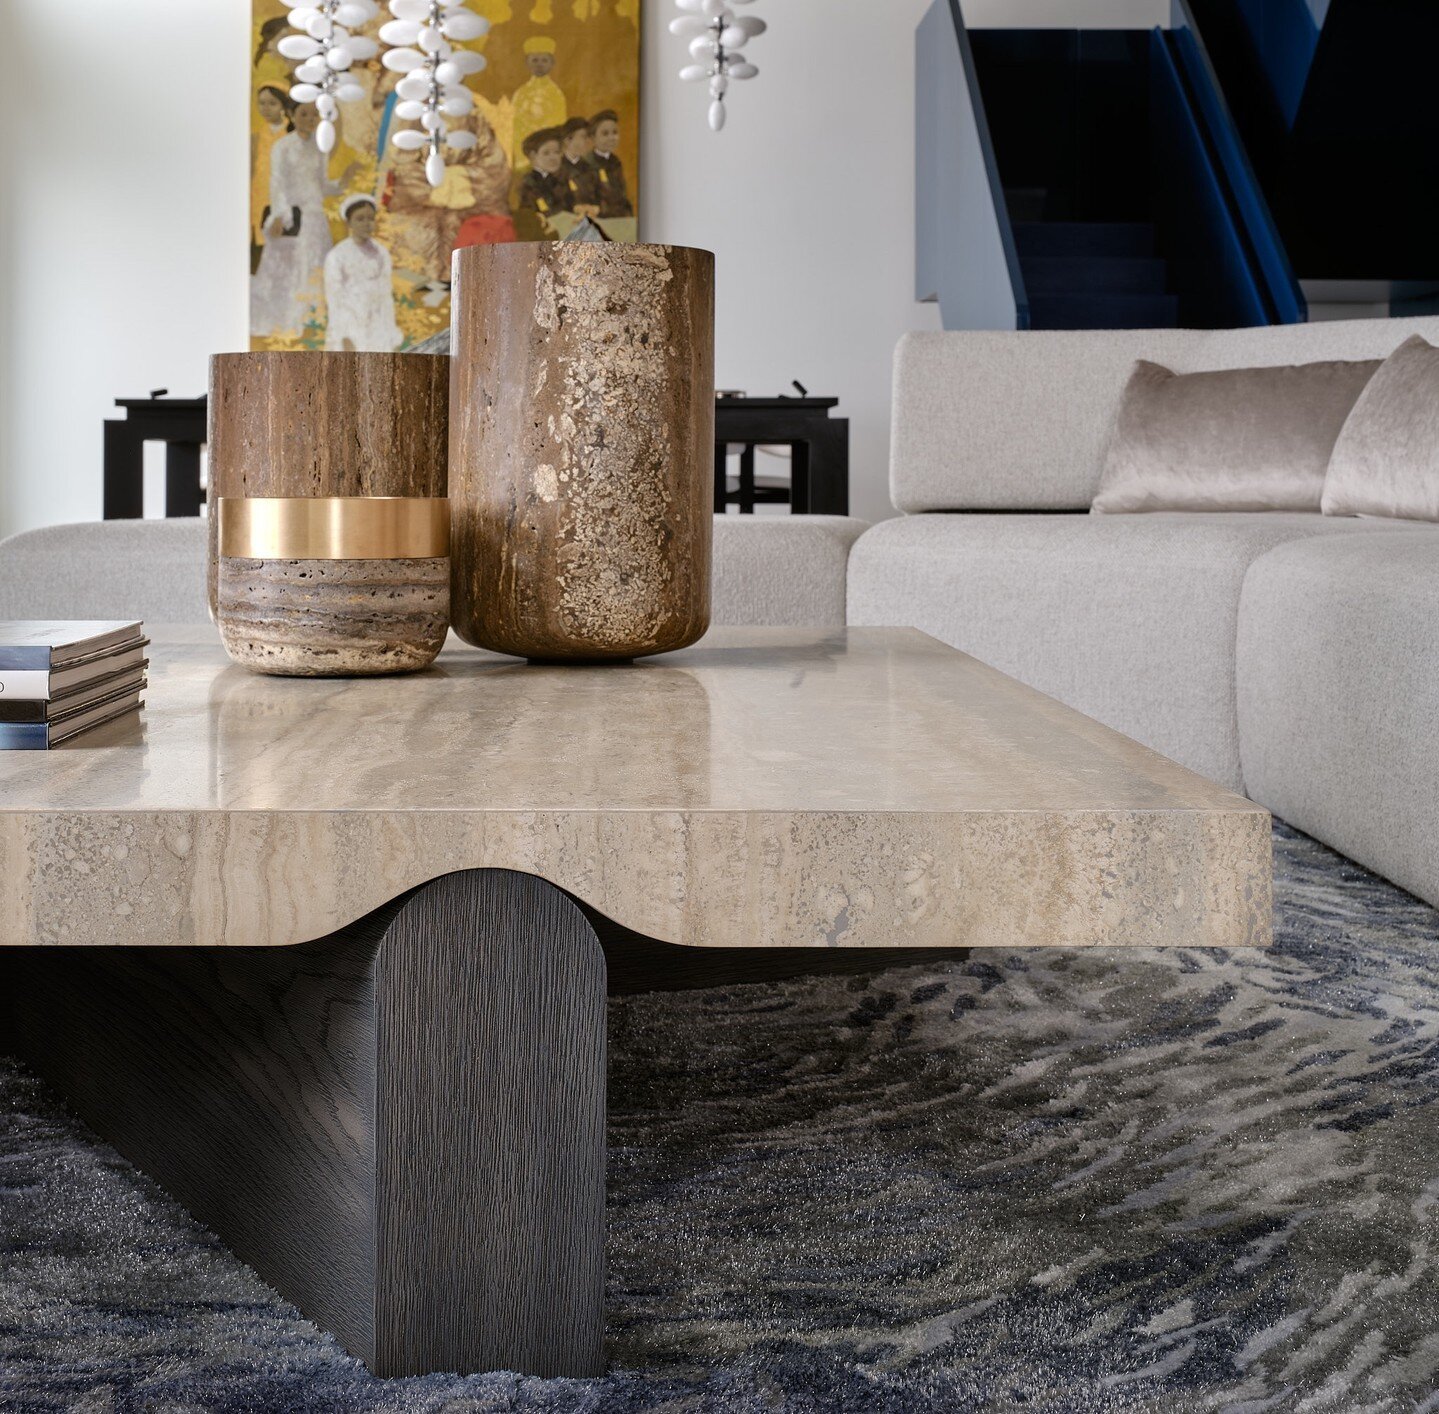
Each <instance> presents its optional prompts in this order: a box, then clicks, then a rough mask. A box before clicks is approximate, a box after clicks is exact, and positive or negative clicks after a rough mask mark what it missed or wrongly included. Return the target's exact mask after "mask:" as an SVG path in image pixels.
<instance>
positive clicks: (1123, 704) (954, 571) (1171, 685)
mask: <svg viewBox="0 0 1439 1414" xmlns="http://www.w3.org/2000/svg"><path fill="white" fill-rule="evenodd" d="M1372 524H1374V523H1373V522H1368V521H1365V522H1360V521H1352V520H1338V519H1333V518H1326V517H1324V516H1321V515H1314V514H1299V513H1294V514H1288V513H1278V512H1275V513H1269V514H1253V515H1250V514H1244V513H1238V514H1224V513H1215V514H1208V515H1205V514H1175V513H1169V512H1158V513H1155V514H1153V515H1136V516H1125V515H1113V516H1090V515H1028V516H1019V515H925V516H911V517H906V518H904V519H900V520H891V521H883V522H881V523H880V524H879V525H877V526H875V527H874V529H873V530H870V531H868V532H866V533H865V534H864V535H863V536H861V537H860V539H859V542H858V543H857V544H856V545H855V547H854V550H853V551H852V552H851V555H850V563H849V618H850V622H851V623H856V624H904V625H911V626H913V627H915V628H920V629H923V630H925V631H926V632H928V633H931V634H933V635H934V636H935V637H936V638H940V639H942V640H943V641H944V642H946V643H949V644H951V645H953V646H954V647H956V648H960V649H963V650H964V651H965V652H967V653H972V654H974V655H975V656H976V657H978V658H981V659H983V660H984V661H985V662H987V663H990V664H992V665H993V666H994V667H996V668H999V669H1000V670H1001V671H1003V672H1006V673H1009V674H1011V675H1012V676H1014V677H1017V678H1019V679H1020V680H1021V681H1022V682H1026V683H1028V684H1030V685H1031V686H1032V687H1036V688H1038V689H1039V690H1040V691H1041V692H1047V693H1049V694H1050V695H1051V696H1053V697H1057V698H1059V699H1060V701H1062V702H1065V703H1067V704H1068V705H1069V706H1071V707H1075V708H1078V710H1079V711H1081V712H1086V713H1088V714H1089V715H1090V716H1092V717H1096V718H1098V719H1099V720H1100V721H1102V722H1104V723H1105V724H1106V725H1108V726H1111V727H1115V728H1117V729H1118V730H1119V731H1122V732H1124V733H1126V734H1127V735H1129V736H1131V737H1134V738H1135V739H1136V740H1138V741H1141V742H1143V743H1144V744H1145V745H1147V746H1151V747H1153V748H1155V750H1157V751H1160V752H1162V753H1163V754H1164V755H1166V756H1169V757H1172V758H1173V759H1174V760H1176V761H1178V762H1180V763H1182V764H1183V765H1185V766H1189V767H1190V768H1191V769H1193V770H1196V771H1198V772H1200V774H1202V775H1205V776H1208V777H1209V778H1210V779H1212V780H1215V781H1218V782H1219V783H1220V784H1222V785H1226V786H1229V787H1230V788H1231V789H1235V790H1239V789H1242V788H1243V778H1242V775H1241V773H1240V764H1239V737H1238V727H1237V723H1236V719H1235V705H1234V638H1235V624H1236V621H1237V618H1238V614H1239V595H1240V589H1241V586H1242V585H1243V582H1244V575H1245V572H1246V571H1247V570H1248V568H1249V566H1250V564H1251V563H1252V562H1253V561H1254V560H1255V559H1257V558H1258V557H1259V556H1260V555H1262V554H1264V553H1265V552H1266V551H1268V550H1270V549H1272V548H1273V547H1274V546H1276V545H1279V544H1282V543H1283V542H1285V541H1287V540H1295V539H1301V538H1304V537H1310V536H1324V537H1326V538H1334V537H1335V536H1336V535H1342V534H1343V533H1345V532H1349V533H1352V532H1353V531H1354V530H1355V528H1356V527H1359V526H1365V527H1368V526H1370V525H1372ZM1396 524H1397V523H1396ZM1395 533H1399V532H1398V531H1397V530H1396V532H1395Z"/></svg>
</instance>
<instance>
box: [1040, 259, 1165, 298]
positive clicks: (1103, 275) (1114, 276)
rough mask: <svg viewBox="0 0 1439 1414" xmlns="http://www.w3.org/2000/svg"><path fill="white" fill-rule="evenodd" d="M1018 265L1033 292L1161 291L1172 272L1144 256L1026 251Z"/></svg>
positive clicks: (1161, 292)
mask: <svg viewBox="0 0 1439 1414" xmlns="http://www.w3.org/2000/svg"><path fill="white" fill-rule="evenodd" d="M1019 266H1020V269H1021V270H1022V271H1023V272H1024V288H1025V289H1026V290H1028V291H1029V293H1030V294H1032V295H1091V294H1108V295H1162V294H1163V293H1164V282H1165V279H1166V278H1167V276H1168V274H1169V267H1168V266H1167V265H1166V264H1165V263H1164V261H1162V260H1159V259H1156V258H1154V257H1144V256H1122V255H1094V256H1085V255H1026V256H1022V257H1021V258H1020V262H1019Z"/></svg>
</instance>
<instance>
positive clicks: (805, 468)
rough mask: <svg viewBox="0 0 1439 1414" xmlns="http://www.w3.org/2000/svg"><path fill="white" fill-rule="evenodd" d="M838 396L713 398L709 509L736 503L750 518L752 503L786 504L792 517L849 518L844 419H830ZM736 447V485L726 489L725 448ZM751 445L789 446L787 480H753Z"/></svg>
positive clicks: (718, 508) (726, 456)
mask: <svg viewBox="0 0 1439 1414" xmlns="http://www.w3.org/2000/svg"><path fill="white" fill-rule="evenodd" d="M838 403H839V399H838V398H808V397H805V398H736V397H729V398H717V399H716V400H715V510H717V511H723V510H724V509H725V507H726V506H730V505H738V506H739V509H740V514H741V515H753V514H754V508H755V506H756V505H757V504H759V505H763V504H766V503H770V502H780V503H783V502H786V501H788V502H789V507H790V510H791V511H792V512H793V513H794V514H796V515H805V514H809V515H834V516H844V515H848V514H849V419H848V418H843V417H831V416H830V415H829V410H830V409H831V408H832V407H836V406H837V405H838ZM735 443H738V444H739V445H740V446H741V447H742V448H743V450H742V451H741V453H740V473H739V486H738V488H737V489H736V490H733V491H732V490H730V487H729V472H728V466H727V461H728V452H729V448H730V447H731V446H732V445H734V444H735ZM757 446H765V447H768V446H788V447H789V448H790V458H791V459H790V480H789V485H788V487H786V486H785V485H784V484H783V483H779V484H773V483H771V484H765V483H763V482H757V481H756V478H755V470H754V454H755V448H756V447H757Z"/></svg>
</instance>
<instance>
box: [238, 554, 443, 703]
mask: <svg viewBox="0 0 1439 1414" xmlns="http://www.w3.org/2000/svg"><path fill="white" fill-rule="evenodd" d="M218 596H219V597H218V612H217V615H216V618H217V622H218V623H219V627H220V638H221V640H222V641H223V642H224V645H225V651H226V652H227V653H228V654H229V655H230V657H231V659H232V660H233V661H234V662H236V663H240V664H243V665H244V666H245V667H247V668H253V669H255V670H256V671H257V672H262V673H274V674H278V675H280V676H283V677H328V676H346V677H350V676H367V677H372V676H379V675H382V674H386V673H412V672H415V671H416V670H417V669H420V668H424V667H428V666H429V664H430V663H432V662H434V660H435V657H436V655H437V654H438V653H439V651H440V649H441V648H443V647H444V646H445V634H446V633H447V631H448V630H449V626H450V562H449V560H448V559H447V558H446V559H424V560H244V559H236V558H230V557H226V558H223V559H221V560H220V563H219V581H218Z"/></svg>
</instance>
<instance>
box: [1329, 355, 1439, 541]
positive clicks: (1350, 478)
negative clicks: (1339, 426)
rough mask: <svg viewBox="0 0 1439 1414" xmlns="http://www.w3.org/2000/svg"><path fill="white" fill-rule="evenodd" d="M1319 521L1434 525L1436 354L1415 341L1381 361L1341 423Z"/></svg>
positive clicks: (1438, 411)
mask: <svg viewBox="0 0 1439 1414" xmlns="http://www.w3.org/2000/svg"><path fill="white" fill-rule="evenodd" d="M1324 514H1325V515H1329V516H1356V515H1357V516H1364V515H1368V516H1401V517H1406V518H1408V519H1410V520H1439V349H1436V348H1434V347H1433V346H1432V345H1431V344H1428V343H1426V342H1425V341H1424V340H1423V339H1421V338H1420V337H1419V335H1417V334H1416V335H1414V337H1413V338H1411V339H1408V340H1406V341H1405V343H1404V344H1403V346H1402V347H1400V348H1398V349H1396V350H1395V351H1394V352H1393V353H1392V354H1391V355H1390V356H1389V357H1388V358H1387V359H1386V360H1385V361H1384V364H1383V366H1382V367H1381V368H1380V370H1379V372H1378V373H1376V374H1375V375H1374V378H1373V380H1372V381H1371V382H1370V384H1369V386H1368V387H1367V388H1366V389H1365V390H1364V392H1363V395H1362V396H1361V397H1360V399H1359V401H1358V402H1357V403H1356V404H1355V406H1354V411H1353V412H1352V413H1350V415H1349V420H1348V421H1347V422H1346V423H1345V424H1344V430H1343V431H1342V432H1341V433H1340V434H1339V440H1338V441H1337V442H1336V443H1335V446H1334V455H1333V457H1332V458H1331V460H1330V463H1329V476H1328V480H1326V482H1325V483H1324Z"/></svg>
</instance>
